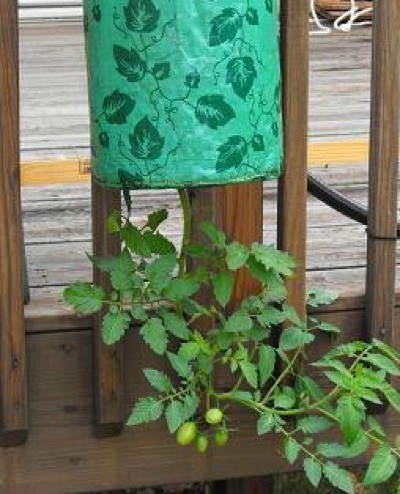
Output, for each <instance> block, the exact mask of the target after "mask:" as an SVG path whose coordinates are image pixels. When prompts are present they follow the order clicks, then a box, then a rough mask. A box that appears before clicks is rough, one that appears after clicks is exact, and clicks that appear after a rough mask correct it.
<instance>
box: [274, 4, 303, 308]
mask: <svg viewBox="0 0 400 494" xmlns="http://www.w3.org/2000/svg"><path fill="white" fill-rule="evenodd" d="M308 19H309V0H296V1H295V2H294V1H293V0H283V1H282V2H281V60H282V105H283V123H284V156H285V158H284V172H283V175H282V177H281V179H280V180H279V187H278V248H279V249H282V250H285V251H287V252H288V253H289V254H290V255H292V256H293V257H295V258H296V260H297V262H298V268H297V271H296V276H295V277H294V278H292V279H291V280H289V281H288V291H289V304H291V305H293V306H294V307H295V308H296V309H297V311H298V312H299V314H301V315H302V316H305V291H306V273H305V269H306V229H307V126H308V79H309V67H308V61H309V34H308V30H309V20H308Z"/></svg>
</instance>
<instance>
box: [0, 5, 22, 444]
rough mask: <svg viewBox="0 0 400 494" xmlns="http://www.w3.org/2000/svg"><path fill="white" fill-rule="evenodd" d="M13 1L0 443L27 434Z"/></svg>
mask: <svg viewBox="0 0 400 494" xmlns="http://www.w3.org/2000/svg"><path fill="white" fill-rule="evenodd" d="M22 252H23V241H22V231H21V214H20V181H19V101H18V29H17V4H16V2H15V1H14V0H4V1H3V2H2V5H1V15H0V445H3V446H13V445H16V444H21V443H23V442H24V441H25V439H26V436H27V411H26V376H25V374H26V368H25V325H24V319H23V298H24V290H23V262H22Z"/></svg>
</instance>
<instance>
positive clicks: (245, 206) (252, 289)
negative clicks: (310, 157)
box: [192, 182, 266, 494]
mask: <svg viewBox="0 0 400 494" xmlns="http://www.w3.org/2000/svg"><path fill="white" fill-rule="evenodd" d="M192 213H193V222H192V223H193V226H194V229H193V232H192V238H193V240H194V241H195V242H199V241H202V240H203V238H202V235H201V234H200V233H199V231H198V229H197V227H198V225H199V223H201V222H202V221H212V222H214V223H215V225H216V226H217V227H218V228H220V229H221V230H223V231H224V232H225V233H226V235H227V237H228V239H229V240H237V241H238V242H241V243H243V244H247V245H251V244H252V243H253V242H260V241H262V238H263V184H262V182H258V183H254V184H250V185H229V186H226V187H210V188H207V189H198V190H196V191H195V192H193V194H192ZM258 290H259V285H258V284H257V283H256V282H255V281H254V280H253V278H252V277H251V276H250V275H249V274H248V273H247V271H245V270H243V271H239V272H238V273H237V275H236V280H235V288H234V293H233V295H232V302H231V304H230V308H232V309H235V308H237V306H238V305H239V304H240V302H241V300H243V298H245V297H246V296H248V295H250V294H251V293H256V292H257V291H258ZM265 485H266V480H265V479H258V478H253V479H234V480H228V481H227V482H225V483H222V482H219V483H218V487H216V488H215V489H214V491H215V492H224V494H236V493H238V492H240V493H243V494H246V493H247V494H254V493H255V492H256V491H255V488H256V486H257V488H258V490H259V491H260V492H263V487H265Z"/></svg>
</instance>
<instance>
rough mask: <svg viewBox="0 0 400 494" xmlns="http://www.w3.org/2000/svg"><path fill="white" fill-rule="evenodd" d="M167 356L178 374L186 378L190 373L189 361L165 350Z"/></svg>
mask: <svg viewBox="0 0 400 494" xmlns="http://www.w3.org/2000/svg"><path fill="white" fill-rule="evenodd" d="M167 356H168V360H169V361H170V363H171V366H172V368H173V369H174V371H175V372H176V373H177V374H178V376H180V377H183V378H187V377H188V376H189V375H190V373H191V372H192V369H191V367H190V365H189V362H188V361H187V360H186V359H185V358H183V357H182V356H180V355H176V354H175V353H171V352H167Z"/></svg>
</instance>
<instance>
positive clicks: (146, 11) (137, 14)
mask: <svg viewBox="0 0 400 494" xmlns="http://www.w3.org/2000/svg"><path fill="white" fill-rule="evenodd" d="M124 15H125V22H126V27H127V28H128V29H130V30H131V31H137V32H144V33H150V32H152V31H154V30H155V29H156V28H157V23H158V20H159V19H160V16H161V11H160V10H159V9H157V8H156V6H155V5H154V3H153V1H152V0H129V2H128V5H127V6H126V7H124Z"/></svg>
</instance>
